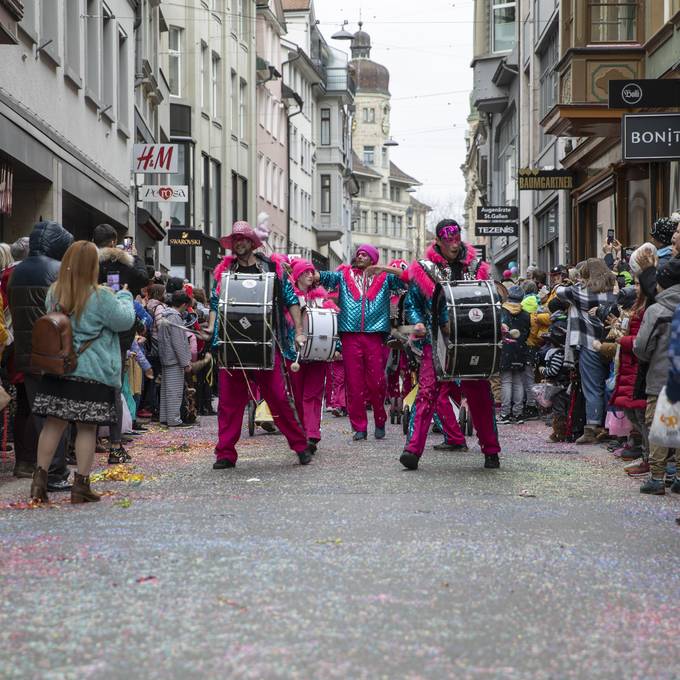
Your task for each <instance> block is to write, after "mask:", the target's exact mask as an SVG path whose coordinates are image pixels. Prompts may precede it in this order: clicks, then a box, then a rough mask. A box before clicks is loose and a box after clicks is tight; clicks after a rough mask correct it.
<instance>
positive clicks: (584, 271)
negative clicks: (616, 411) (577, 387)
mask: <svg viewBox="0 0 680 680" xmlns="http://www.w3.org/2000/svg"><path fill="white" fill-rule="evenodd" d="M580 271H581V276H582V277H583V280H582V281H581V282H579V283H577V284H575V285H572V286H561V287H559V288H558V289H557V293H556V294H557V297H558V298H560V299H561V300H563V301H564V302H568V303H569V305H570V308H569V326H568V327H569V333H568V337H567V344H568V346H569V347H570V348H571V349H572V352H575V353H577V355H578V366H579V373H580V376H581V385H582V388H583V394H584V396H585V401H586V425H585V428H584V432H583V435H581V437H579V438H578V439H577V440H576V443H577V444H594V443H595V442H597V436H598V434H600V433H601V432H602V426H603V424H604V417H605V381H606V380H607V377H608V375H609V367H608V365H606V364H605V363H604V362H603V361H602V359H601V358H600V355H599V354H598V353H597V352H596V351H595V350H594V349H593V348H592V346H593V341H594V340H599V341H601V340H602V339H603V337H604V335H603V334H604V325H603V323H602V320H601V319H600V318H599V317H598V316H596V315H595V314H594V313H591V312H593V310H595V309H597V307H599V306H600V305H607V304H608V305H613V304H614V303H615V302H616V295H615V294H614V286H615V284H616V277H615V275H614V274H613V272H612V271H611V270H610V269H609V267H607V265H606V264H605V263H604V261H603V260H600V259H598V258H595V257H592V258H590V259H588V260H587V261H586V262H585V263H584V265H583V266H582V267H581V270H580Z"/></svg>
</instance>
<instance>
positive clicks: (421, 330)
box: [413, 323, 427, 338]
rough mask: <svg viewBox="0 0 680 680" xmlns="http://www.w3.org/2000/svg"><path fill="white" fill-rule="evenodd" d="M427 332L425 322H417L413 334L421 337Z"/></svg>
mask: <svg viewBox="0 0 680 680" xmlns="http://www.w3.org/2000/svg"><path fill="white" fill-rule="evenodd" d="M426 332H427V329H426V328H425V324H424V323H417V324H416V325H415V326H414V327H413V334H414V335H416V336H418V337H419V338H422V337H423V336H424V335H425V333H426Z"/></svg>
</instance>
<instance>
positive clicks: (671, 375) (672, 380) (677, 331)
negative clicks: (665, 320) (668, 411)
mask: <svg viewBox="0 0 680 680" xmlns="http://www.w3.org/2000/svg"><path fill="white" fill-rule="evenodd" d="M668 357H669V359H670V362H671V368H670V371H669V372H668V382H667V384H666V394H667V396H668V399H669V401H671V402H672V403H676V402H678V401H680V307H678V309H676V310H675V314H674V315H673V322H672V325H671V341H670V343H669V344H668Z"/></svg>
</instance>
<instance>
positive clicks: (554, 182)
mask: <svg viewBox="0 0 680 680" xmlns="http://www.w3.org/2000/svg"><path fill="white" fill-rule="evenodd" d="M517 185H518V188H519V190H520V191H557V190H560V189H573V188H574V174H573V173H572V172H571V171H570V170H539V169H538V168H520V169H519V170H518V172H517Z"/></svg>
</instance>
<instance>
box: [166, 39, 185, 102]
mask: <svg viewBox="0 0 680 680" xmlns="http://www.w3.org/2000/svg"><path fill="white" fill-rule="evenodd" d="M168 66H169V69H168V70H169V81H170V82H169V83H168V84H169V87H170V94H171V95H173V96H174V97H181V96H182V29H181V28H177V26H170V31H169V34H168Z"/></svg>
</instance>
